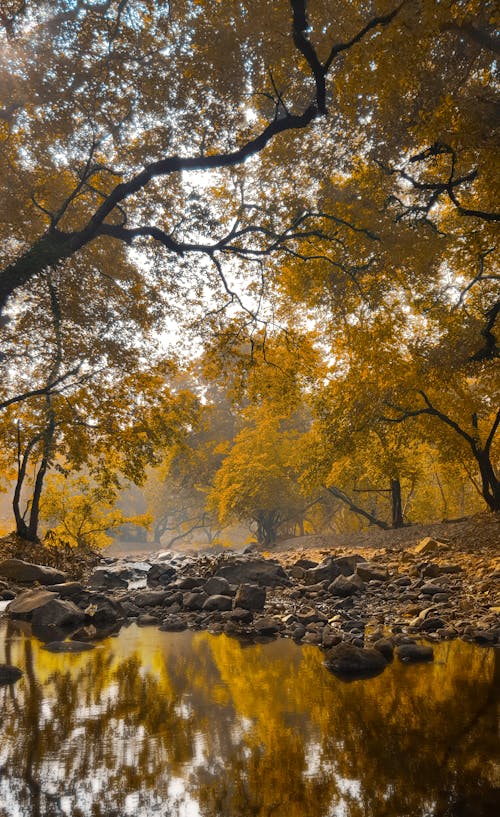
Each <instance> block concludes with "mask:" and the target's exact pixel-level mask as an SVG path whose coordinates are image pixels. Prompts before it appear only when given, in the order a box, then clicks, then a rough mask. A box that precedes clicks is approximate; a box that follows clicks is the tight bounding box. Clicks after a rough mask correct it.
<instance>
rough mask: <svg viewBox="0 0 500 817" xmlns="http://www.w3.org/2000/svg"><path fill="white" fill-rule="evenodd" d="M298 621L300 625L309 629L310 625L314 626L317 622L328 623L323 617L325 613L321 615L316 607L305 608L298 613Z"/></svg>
mask: <svg viewBox="0 0 500 817" xmlns="http://www.w3.org/2000/svg"><path fill="white" fill-rule="evenodd" d="M297 621H299V622H300V624H303V625H304V627H307V625H308V624H313V623H316V622H322V623H326V621H327V618H326V616H324V615H323V613H319V612H318V611H317V610H315V609H314V607H305V608H302V609H301V610H299V611H298V613H297Z"/></svg>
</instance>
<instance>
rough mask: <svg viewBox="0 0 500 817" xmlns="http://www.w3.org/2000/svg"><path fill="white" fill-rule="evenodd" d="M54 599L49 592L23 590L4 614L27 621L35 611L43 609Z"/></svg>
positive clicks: (53, 595)
mask: <svg viewBox="0 0 500 817" xmlns="http://www.w3.org/2000/svg"><path fill="white" fill-rule="evenodd" d="M55 598H56V594H55V593H51V592H50V591H49V590H42V589H41V590H25V591H24V592H23V593H19V594H18V595H17V596H16V597H15V599H13V600H12V601H11V602H10V604H8V605H7V608H6V612H7V614H8V615H9V616H10V617H11V618H21V619H24V620H26V621H29V620H30V619H31V616H32V615H33V612H34V611H35V610H38V609H39V608H40V607H44V606H45V605H46V604H48V602H49V601H53V600H54V599H55Z"/></svg>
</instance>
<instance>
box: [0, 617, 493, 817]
mask: <svg viewBox="0 0 500 817" xmlns="http://www.w3.org/2000/svg"><path fill="white" fill-rule="evenodd" d="M434 651H435V660H434V662H433V663H430V664H425V665H410V666H407V665H404V664H402V663H401V662H399V661H395V662H394V663H393V664H392V665H391V666H389V667H388V668H387V669H386V670H385V672H384V673H382V675H379V676H377V677H376V678H372V679H370V680H363V681H354V682H351V683H346V682H343V681H340V680H338V679H337V678H335V677H334V676H333V675H331V674H330V673H329V672H328V671H327V670H326V669H325V667H324V666H323V663H322V662H323V656H322V654H321V652H320V651H319V650H318V649H316V648H315V647H312V646H302V647H299V646H297V645H296V644H294V643H293V642H292V641H290V640H284V639H280V640H276V641H273V642H270V643H262V644H252V645H245V644H242V643H240V642H239V641H237V640H236V639H232V638H229V637H227V636H225V635H220V636H214V635H210V634H209V633H207V632H182V633H165V632H160V631H159V630H158V629H156V628H153V627H147V628H138V627H137V626H135V625H131V626H129V627H127V628H123V629H122V630H121V631H120V633H119V635H118V636H116V637H113V638H108V639H106V640H104V641H102V642H100V643H99V644H98V646H97V647H96V649H94V650H92V651H90V652H84V653H80V654H53V653H50V652H48V651H46V650H44V649H43V644H42V643H41V642H39V641H38V640H37V639H35V638H34V637H33V636H32V635H31V630H30V626H29V625H28V624H23V623H19V622H12V621H0V663H1V662H7V663H11V664H14V665H16V666H19V667H21V668H22V669H23V670H24V675H23V677H22V679H21V680H20V681H18V682H17V683H16V684H15V685H12V686H8V687H7V686H5V687H0V817H59V816H60V815H65V816H66V815H67V816H68V817H128V815H130V816H131V817H132V815H134V816H137V817H156V816H158V817H490V815H491V817H493V815H496V814H498V813H499V812H498V810H497V809H498V806H499V802H500V800H499V794H500V755H499V740H498V709H499V700H500V683H499V682H500V651H499V650H494V649H484V648H480V647H476V646H473V645H471V644H468V643H465V642H462V641H459V640H457V641H453V642H444V643H442V644H438V645H435V646H434Z"/></svg>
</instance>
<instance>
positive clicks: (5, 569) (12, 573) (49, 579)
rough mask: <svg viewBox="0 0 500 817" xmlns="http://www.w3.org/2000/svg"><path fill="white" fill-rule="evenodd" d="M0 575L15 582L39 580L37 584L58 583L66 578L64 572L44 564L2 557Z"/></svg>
mask: <svg viewBox="0 0 500 817" xmlns="http://www.w3.org/2000/svg"><path fill="white" fill-rule="evenodd" d="M0 576H6V577H7V578H8V579H12V580H13V581H15V582H21V583H23V582H39V584H48V585H51V584H59V583H60V582H64V581H65V580H66V573H63V571H62V570H56V569H55V568H53V567H46V566H45V565H37V564H32V563H31V562H24V561H23V560H22V559H4V560H3V562H0Z"/></svg>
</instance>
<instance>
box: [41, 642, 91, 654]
mask: <svg viewBox="0 0 500 817" xmlns="http://www.w3.org/2000/svg"><path fill="white" fill-rule="evenodd" d="M94 649H95V644H87V643H85V642H84V641H51V642H50V643H49V644H45V645H44V646H43V647H42V650H47V651H48V652H60V653H64V652H70V653H73V652H74V653H77V652H88V651H89V650H94Z"/></svg>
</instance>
